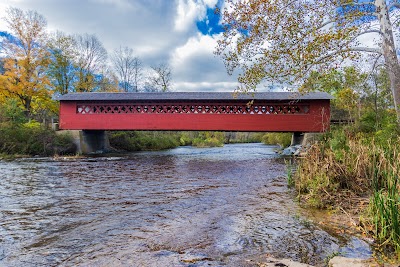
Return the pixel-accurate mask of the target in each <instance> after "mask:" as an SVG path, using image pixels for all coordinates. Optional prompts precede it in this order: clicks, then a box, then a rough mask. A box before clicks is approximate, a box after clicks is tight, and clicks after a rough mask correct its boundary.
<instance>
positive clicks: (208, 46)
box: [171, 33, 237, 91]
mask: <svg viewBox="0 0 400 267" xmlns="http://www.w3.org/2000/svg"><path fill="white" fill-rule="evenodd" d="M217 37H218V36H208V35H201V34H199V33H198V34H197V35H195V36H193V37H191V38H189V39H188V41H187V42H186V43H185V44H184V45H182V46H180V47H177V48H176V49H175V50H174V51H173V53H172V56H171V66H172V68H173V70H174V77H176V78H177V80H178V81H180V84H181V85H182V87H181V89H183V87H184V86H185V88H195V86H194V85H193V83H197V84H198V88H200V87H201V88H204V89H207V90H211V88H214V90H227V89H228V88H229V90H232V91H233V90H234V89H235V87H236V85H237V83H236V78H235V77H232V76H229V75H228V74H227V72H226V70H225V67H224V65H223V63H222V61H221V59H220V58H217V57H216V56H215V55H214V54H213V52H214V49H215V46H216V44H217V43H216V38H217ZM191 84H192V85H191ZM175 88H177V87H175ZM177 89H179V88H177Z"/></svg>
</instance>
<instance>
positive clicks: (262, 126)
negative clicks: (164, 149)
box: [60, 99, 330, 132]
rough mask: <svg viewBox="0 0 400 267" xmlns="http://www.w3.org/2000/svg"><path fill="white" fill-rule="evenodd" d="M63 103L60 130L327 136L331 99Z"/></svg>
mask: <svg viewBox="0 0 400 267" xmlns="http://www.w3.org/2000/svg"><path fill="white" fill-rule="evenodd" d="M247 102H248V101H247V100H242V101H239V100H236V101H200V100H199V101H187V102H184V101H173V100H165V101H147V102H146V101H143V100H142V101H90V100H87V101H71V100H68V101H62V100H61V101H60V103H61V106H60V128H61V129H70V130H171V131H174V130H189V131H190V130H194V131H201V130H207V131H261V132H323V131H326V130H327V129H328V128H329V122H330V100H329V99H311V100H301V101H255V102H254V103H253V105H251V106H247V105H246V104H247Z"/></svg>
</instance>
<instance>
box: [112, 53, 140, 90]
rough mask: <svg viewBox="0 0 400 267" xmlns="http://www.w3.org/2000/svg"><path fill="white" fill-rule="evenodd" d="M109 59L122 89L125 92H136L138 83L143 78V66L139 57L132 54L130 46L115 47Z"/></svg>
mask: <svg viewBox="0 0 400 267" xmlns="http://www.w3.org/2000/svg"><path fill="white" fill-rule="evenodd" d="M111 61H112V63H113V66H114V69H115V71H116V72H117V74H118V77H119V79H120V83H121V87H122V88H123V90H124V91H125V92H128V91H134V92H138V91H139V84H140V83H141V81H142V78H143V68H142V62H141V61H140V59H139V58H138V57H135V56H134V55H133V50H132V48H129V47H120V48H118V49H115V50H114V54H113V55H112V57H111Z"/></svg>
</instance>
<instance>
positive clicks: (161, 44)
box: [0, 0, 236, 91]
mask: <svg viewBox="0 0 400 267" xmlns="http://www.w3.org/2000/svg"><path fill="white" fill-rule="evenodd" d="M217 2H218V1H217V0H173V1H172V0H134V1H133V0H57V1H54V0H35V1H32V0H0V17H3V16H4V15H5V14H4V9H5V8H6V7H9V6H14V7H17V8H21V9H22V10H36V11H37V12H38V13H39V14H42V15H43V16H44V17H45V18H46V19H47V21H48V29H49V31H54V30H61V31H63V32H65V33H68V34H75V33H78V34H83V33H89V34H95V35H96V36H97V37H98V38H99V40H100V41H101V42H102V43H103V45H104V46H105V48H106V49H107V51H108V52H109V53H111V52H112V51H113V50H114V49H115V48H118V47H119V46H128V47H131V48H132V49H133V50H134V53H135V54H136V55H137V56H139V57H140V58H141V60H142V61H143V65H144V66H145V67H146V68H148V67H150V66H154V65H156V64H159V63H168V64H170V66H171V67H172V72H173V83H174V88H175V90H180V91H185V90H194V91H207V90H208V91H209V90H228V91H230V90H232V91H233V90H234V88H235V86H234V85H235V83H236V79H235V77H230V76H229V75H227V73H226V70H225V67H224V65H223V62H222V60H221V59H220V58H217V57H215V56H214V54H213V51H214V47H215V45H216V42H215V39H214V38H215V36H213V37H210V36H203V35H201V34H200V33H199V32H198V29H197V27H196V21H198V20H203V19H204V18H205V16H206V11H207V8H213V7H214V6H215V5H216V4H217ZM5 27H6V25H5V23H2V21H0V30H7V29H6V28H5Z"/></svg>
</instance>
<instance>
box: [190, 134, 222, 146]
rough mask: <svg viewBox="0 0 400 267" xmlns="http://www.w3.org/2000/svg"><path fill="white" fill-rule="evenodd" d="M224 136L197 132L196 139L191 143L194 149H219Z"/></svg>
mask: <svg viewBox="0 0 400 267" xmlns="http://www.w3.org/2000/svg"><path fill="white" fill-rule="evenodd" d="M224 142H225V134H224V133H222V132H199V135H198V137H196V138H194V139H193V141H192V146H195V147H221V146H224Z"/></svg>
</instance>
